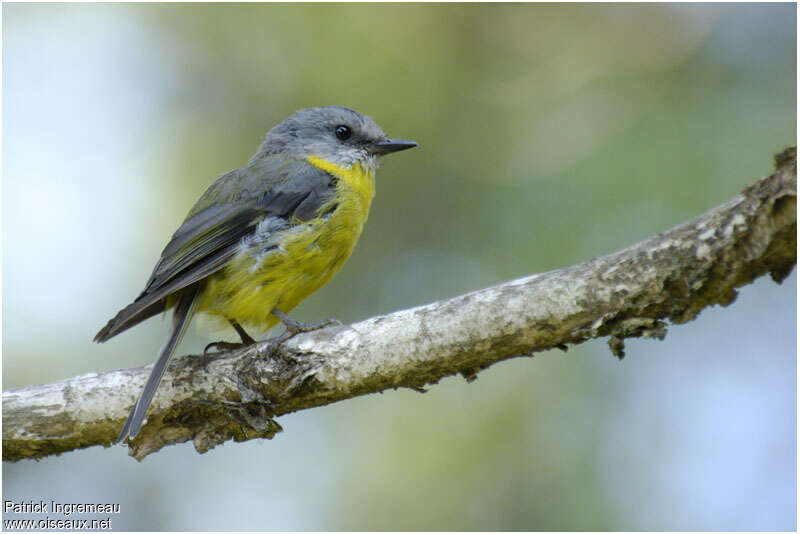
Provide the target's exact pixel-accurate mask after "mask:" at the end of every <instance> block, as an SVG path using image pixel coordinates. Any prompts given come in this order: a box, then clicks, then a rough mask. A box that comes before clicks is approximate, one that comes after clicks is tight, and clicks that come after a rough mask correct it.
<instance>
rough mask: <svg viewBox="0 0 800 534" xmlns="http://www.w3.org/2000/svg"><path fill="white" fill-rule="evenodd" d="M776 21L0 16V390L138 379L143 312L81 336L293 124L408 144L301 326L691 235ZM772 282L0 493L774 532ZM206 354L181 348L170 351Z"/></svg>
mask: <svg viewBox="0 0 800 534" xmlns="http://www.w3.org/2000/svg"><path fill="white" fill-rule="evenodd" d="M795 20H796V7H795V5H793V4H758V5H747V4H735V5H731V4H713V5H689V4H681V5H658V4H647V5H632V4H625V5H604V4H591V5H582V4H568V5H559V4H532V5H526V4H514V5H501V4H493V5H481V4H469V5H459V4H383V5H373V4H353V5H343V4H307V5H301V4H295V5H283V4H224V5H222V4H203V5H199V4H174V5H159V4H148V5H136V4H130V5H125V4H114V5H108V4H106V5H103V4H94V5H91V4H75V5H50V4H36V5H33V4H4V5H3V101H4V102H3V103H4V105H3V134H4V135H3V184H2V186H3V198H2V208H3V215H2V217H3V218H2V223H3V234H2V238H3V260H2V261H3V264H2V266H3V311H4V312H5V313H3V321H2V326H3V387H4V388H15V387H19V386H23V385H30V384H38V383H42V382H47V381H52V380H58V379H63V378H67V377H71V376H74V375H77V374H80V373H87V372H93V371H103V370H109V369H115V368H125V367H133V366H139V365H145V364H149V363H151V362H152V361H153V359H154V357H155V354H156V351H157V349H158V347H159V346H160V344H161V341H162V338H163V336H164V335H165V334H166V331H167V323H166V322H165V321H163V320H158V319H154V320H151V321H149V322H147V323H145V324H143V325H141V326H139V327H137V328H136V329H134V330H132V331H130V332H128V333H125V334H124V335H121V336H120V337H118V338H116V339H114V340H112V341H111V342H109V343H107V344H105V345H95V344H92V343H91V339H92V337H93V335H94V334H95V332H96V331H97V330H98V329H99V328H100V327H101V326H102V325H103V324H104V323H105V321H106V320H107V319H108V318H109V317H110V316H111V315H113V314H114V313H116V312H117V310H118V309H119V308H120V307H122V306H123V305H125V304H127V303H128V302H129V300H130V299H132V298H133V297H135V296H136V295H137V294H138V292H139V291H140V290H141V288H142V286H143V284H144V282H145V280H146V279H147V277H148V275H149V273H150V270H151V268H152V266H153V264H154V262H155V261H156V259H157V258H158V256H159V254H160V251H161V249H162V247H163V246H164V244H165V243H166V241H167V240H168V238H169V236H170V235H171V234H172V232H173V231H174V230H175V228H177V226H178V224H179V223H180V222H181V220H182V219H183V217H184V215H185V213H186V212H187V210H188V209H189V208H190V207H191V205H192V204H193V203H194V202H195V200H196V199H197V197H198V196H199V195H200V194H201V193H202V191H203V190H204V189H205V188H206V187H207V186H208V185H209V184H210V183H211V182H212V181H213V180H214V179H215V178H216V177H217V176H218V175H219V174H221V173H223V172H226V171H228V170H230V169H233V168H235V167H238V166H239V165H241V164H243V163H244V162H245V161H246V160H247V159H248V158H249V157H250V156H251V155H252V153H253V152H254V151H255V149H256V147H257V146H258V144H259V142H260V140H261V138H262V136H263V134H264V132H266V130H267V129H269V128H270V127H271V126H273V125H274V124H276V123H277V122H279V121H281V120H282V119H283V118H285V117H286V116H287V115H289V114H290V113H292V112H293V111H294V110H296V109H298V108H302V107H309V106H314V105H322V104H340V105H346V106H350V107H352V108H354V109H357V110H359V111H362V112H364V113H366V114H368V115H371V116H372V117H373V118H374V119H375V120H376V121H377V122H378V124H380V125H381V126H382V127H383V129H384V130H386V132H388V133H389V134H390V135H392V136H396V137H400V138H407V139H415V140H417V141H419V142H420V144H421V148H420V149H417V150H414V151H410V152H405V153H403V154H400V155H397V156H394V157H392V158H387V160H386V161H385V163H384V166H383V168H382V169H381V170H380V172H379V174H378V184H377V189H378V191H377V196H376V199H375V202H374V204H373V207H372V214H371V216H370V220H369V222H368V224H367V226H366V229H365V232H364V235H363V237H362V238H361V241H360V243H359V245H358V247H357V248H356V251H355V253H354V255H353V257H352V258H351V259H350V261H349V262H348V264H347V265H346V266H345V268H344V269H343V271H342V273H341V274H340V275H339V276H338V277H337V278H336V279H335V280H334V281H333V282H332V283H330V284H329V285H328V286H326V287H325V288H323V289H322V290H321V291H319V292H318V293H317V294H316V295H314V296H313V297H311V298H309V299H308V300H307V301H306V302H305V303H303V304H302V305H301V306H300V307H299V308H298V309H297V311H296V313H295V314H294V316H295V317H296V318H298V319H301V320H309V321H313V320H319V319H323V318H326V317H329V316H335V317H338V318H339V319H342V320H343V321H355V320H358V319H363V318H366V317H369V316H372V315H376V314H380V313H388V312H391V311H394V310H397V309H401V308H405V307H408V306H412V305H417V304H422V303H426V302H430V301H433V300H437V299H440V298H444V297H449V296H454V295H457V294H460V293H462V292H466V291H468V290H473V289H477V288H481V287H485V286H488V285H493V284H496V283H499V282H502V281H505V280H508V279H511V278H514V277H519V276H523V275H527V274H531V273H535V272H541V271H546V270H550V269H556V268H559V267H564V266H567V265H570V264H573V263H576V262H581V261H585V260H588V259H591V258H593V257H595V256H597V255H602V254H606V253H610V252H613V251H615V250H617V249H619V248H622V247H625V246H627V245H629V244H631V243H633V242H636V241H638V240H640V239H643V238H645V237H648V236H650V235H652V234H654V233H657V232H660V231H663V230H665V229H667V228H669V227H671V226H673V225H675V224H678V223H681V222H683V221H684V220H686V219H689V218H691V217H694V216H696V215H698V214H700V213H701V212H703V211H705V210H707V209H710V208H712V207H714V206H715V205H717V204H719V203H721V202H723V201H725V200H727V199H729V198H731V197H732V196H734V195H735V194H736V193H737V192H738V191H740V190H741V189H742V188H743V187H744V186H745V185H747V184H748V183H750V182H751V181H753V180H754V179H755V178H757V177H760V176H763V175H766V174H768V173H769V171H770V169H771V166H772V155H773V154H774V153H776V152H778V151H780V150H781V149H783V148H784V147H786V146H788V145H790V144H793V143H795V142H796V141H795V132H796V127H797V119H796V96H795V95H796V59H797V58H796V52H795V51H796V48H795V43H796V23H795ZM796 286H797V279H796V275H795V274H793V275H792V276H791V277H790V278H789V279H788V280H787V281H786V282H784V284H783V285H782V286H777V285H775V284H773V283H772V282H770V281H768V280H760V281H759V282H757V283H756V284H754V285H751V286H748V287H745V288H743V289H742V291H741V295H740V297H739V300H738V301H737V302H736V303H734V304H733V305H732V306H730V307H729V308H726V309H721V308H714V309H711V310H707V311H705V312H703V313H702V315H701V316H700V317H699V318H698V320H697V321H694V322H692V323H690V324H686V325H681V326H676V327H674V328H672V329H671V330H670V332H669V334H668V335H667V338H666V340H665V341H663V342H657V341H633V342H629V343H628V350H627V353H628V356H627V358H626V359H625V360H623V361H622V362H619V361H616V360H615V359H614V358H613V357H612V356H611V355H610V353H609V351H608V349H607V348H606V346H605V343H604V342H603V341H595V342H592V343H587V344H585V345H583V346H580V347H578V348H575V349H572V350H570V351H569V352H568V353H567V354H563V353H560V352H556V353H544V354H540V355H537V356H536V358H534V359H532V360H530V359H519V360H512V361H508V362H504V363H502V364H499V365H497V366H495V367H493V368H491V369H489V370H488V371H486V372H484V373H481V375H480V377H479V379H478V380H477V381H476V382H475V383H473V384H469V385H468V384H466V383H465V382H464V381H463V380H462V379H460V378H449V379H447V380H444V381H443V382H442V383H441V384H440V385H438V386H435V387H433V388H432V389H431V391H430V392H429V393H428V394H427V395H419V394H417V393H414V392H410V391H396V392H395V391H392V392H387V393H385V394H383V395H373V396H369V397H363V398H360V399H355V400H350V401H346V402H342V403H339V404H336V405H332V406H329V407H325V408H320V409H315V410H310V411H306V412H301V413H297V414H293V415H290V416H286V417H282V418H280V423H281V424H282V425H283V426H284V428H285V432H284V433H283V434H281V435H279V436H278V437H277V438H276V439H274V440H272V441H264V442H248V443H244V444H231V443H228V444H226V445H224V446H222V447H219V448H217V449H215V450H214V451H212V452H210V453H208V454H206V455H203V456H200V455H198V454H196V453H195V452H194V450H193V448H192V447H191V445H188V444H186V445H183V446H176V447H169V448H167V449H165V450H162V451H161V452H159V453H157V454H155V455H152V456H150V457H148V458H147V459H146V460H145V461H144V462H142V463H137V462H135V461H134V460H132V459H130V458H128V457H127V456H126V450H125V449H124V448H122V447H114V448H111V449H102V448H93V449H89V450H84V451H79V452H73V453H69V454H65V455H63V456H61V457H58V458H48V459H45V460H43V461H40V462H32V461H26V462H21V463H17V464H4V465H3V498H4V499H14V500H22V499H34V500H37V501H38V500H39V499H44V500H49V499H55V500H60V501H64V502H115V503H120V504H121V507H122V513H121V514H120V516H116V517H114V518H113V526H114V527H115V528H119V529H128V530H196V529H199V530H231V529H233V530H274V529H280V530H295V529H309V530H326V529H352V530H406V529H425V530H441V529H445V530H479V529H481V530H482V529H491V530H542V529H544V530H575V529H579V530H586V529H588V530H619V529H621V530H638V529H644V530H683V529H689V530H705V529H715V530H739V529H756V530H793V529H795V528H796V519H795V518H796V465H797V464H796V403H795V402H796V401H795V399H796V363H795V350H796V316H797V313H796ZM207 342H208V339H207V338H206V337H205V336H204V335H203V334H202V332H201V331H195V330H194V329H192V331H191V332H190V335H187V337H186V339H185V341H184V342H183V344H182V345H181V346H180V347H179V349H178V353H179V354H189V353H197V352H198V351H200V350H202V347H203V346H204V344H205V343H207ZM50 516H51V517H58V516H57V515H55V514H50ZM4 517H5V518H14V516H11V515H6V516H4Z"/></svg>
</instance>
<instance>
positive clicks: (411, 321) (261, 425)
mask: <svg viewBox="0 0 800 534" xmlns="http://www.w3.org/2000/svg"><path fill="white" fill-rule="evenodd" d="M776 167H777V170H776V172H775V173H774V174H772V175H771V176H769V177H767V178H764V179H762V180H759V181H757V182H755V183H754V184H753V185H751V186H750V187H748V188H747V189H745V190H744V191H743V192H742V193H741V194H740V195H739V196H737V197H736V198H734V199H732V200H731V201H729V202H727V203H725V204H723V205H721V206H719V207H717V208H715V209H713V210H711V211H709V212H707V213H705V214H703V215H701V216H700V217H698V218H696V219H694V220H692V221H689V222H687V223H685V224H682V225H680V226H678V227H676V228H673V229H671V230H669V231H666V232H663V233H661V234H659V235H657V236H654V237H651V238H650V239H647V240H645V241H642V242H640V243H637V244H635V245H633V246H630V247H628V248H626V249H624V250H621V251H619V252H616V253H614V254H611V255H608V256H604V257H602V258H596V259H594V260H591V261H588V262H585V263H582V264H580V265H575V266H572V267H567V268H565V269H559V270H556V271H551V272H548V273H544V274H537V275H532V276H528V277H526V278H521V279H519V280H513V281H510V282H507V283H504V284H501V285H498V286H495V287H490V288H487V289H482V290H480V291H475V292H472V293H468V294H466V295H462V296H459V297H455V298H452V299H449V300H445V301H441V302H435V303H432V304H428V305H425V306H420V307H417V308H412V309H409V310H403V311H399V312H395V313H392V314H389V315H383V316H379V317H373V318H371V319H367V320H365V321H361V322H359V323H354V324H352V325H349V326H337V327H329V328H325V329H324V330H319V331H316V332H311V333H307V334H301V335H298V336H296V337H295V338H293V339H291V340H290V341H288V342H287V343H285V344H284V345H282V346H281V347H279V348H278V350H277V352H276V353H274V354H271V355H265V354H263V352H264V351H265V350H266V349H265V347H266V345H265V344H263V343H262V344H259V345H255V346H253V347H250V348H248V349H245V350H242V351H238V352H230V353H225V354H216V355H209V356H192V357H186V358H181V359H179V360H177V361H175V362H173V364H172V366H171V367H170V370H169V372H168V374H167V376H166V377H165V379H164V381H163V383H162V385H161V389H160V390H159V393H158V394H157V395H156V399H155V402H154V403H153V406H152V409H151V412H150V416H149V418H148V421H147V424H146V425H145V426H144V428H143V429H142V431H141V433H140V435H139V436H138V437H137V438H136V439H135V440H134V441H133V442H132V443H131V445H130V447H131V451H130V452H131V455H132V456H134V457H136V458H137V459H141V458H143V457H145V456H146V455H148V454H150V453H152V452H155V451H157V450H159V449H160V448H161V447H163V446H165V445H170V444H173V443H180V442H184V441H187V440H193V441H194V445H195V447H196V448H197V450H198V451H200V452H204V451H207V450H209V449H211V448H212V447H214V446H215V445H217V444H219V443H222V442H224V441H226V440H228V439H233V440H235V441H244V440H248V439H253V438H260V437H266V438H271V437H272V436H274V435H275V434H276V433H277V432H279V431H280V430H281V427H280V426H279V425H278V423H277V422H275V420H274V419H273V418H274V417H275V416H279V415H282V414H286V413H290V412H294V411H297V410H303V409H306V408H312V407H315V406H321V405H324V404H328V403H331V402H336V401H339V400H343V399H348V398H352V397H356V396H358V395H364V394H367V393H374V392H378V391H383V390H385V389H389V388H398V387H408V388H412V389H414V390H418V391H424V386H426V385H428V384H434V383H436V382H438V381H439V380H440V379H441V378H443V377H445V376H448V375H453V374H456V373H460V374H461V375H462V376H464V377H465V378H466V379H467V380H472V379H474V378H475V377H476V375H477V373H478V372H480V371H481V370H482V369H485V368H487V367H489V366H490V365H492V364H494V363H496V362H498V361H501V360H504V359H507V358H512V357H515V356H525V355H530V354H532V353H533V352H536V351H543V350H548V349H552V348H560V349H562V350H565V349H566V347H567V345H570V344H577V343H581V342H583V341H586V340H587V339H592V338H597V337H605V336H608V337H609V346H610V348H611V350H612V352H613V353H614V354H616V355H617V356H619V357H622V356H623V354H624V352H623V350H624V344H623V340H624V339H625V338H629V337H655V338H658V339H662V338H663V337H664V335H665V334H666V329H667V323H666V321H671V322H672V323H684V322H687V321H690V320H692V319H693V318H694V317H696V316H697V314H698V313H699V312H700V310H702V309H703V308H705V307H707V306H711V305H714V304H720V305H723V306H726V305H728V304H730V303H731V302H733V301H734V299H735V298H736V290H735V288H737V287H739V286H742V285H744V284H747V283H750V282H752V281H753V280H755V279H756V278H758V277H759V276H761V275H763V274H765V273H770V274H771V275H772V278H773V279H774V280H776V281H778V282H780V281H781V280H783V279H784V278H785V277H786V276H788V274H789V273H790V272H791V270H792V269H793V267H794V265H795V263H796V261H797V252H796V250H797V238H796V228H797V163H796V149H795V148H794V147H793V148H789V149H787V150H786V151H784V152H783V153H781V154H780V155H778V156H777V157H776ZM148 373H149V366H148V367H141V368H138V369H127V370H119V371H111V372H107V373H100V374H96V373H93V374H89V375H83V376H79V377H75V378H72V379H69V380H64V381H61V382H54V383H51V384H45V385H41V386H34V387H27V388H22V389H18V390H14V391H7V392H4V393H3V459H4V460H11V461H16V460H19V459H22V458H41V457H43V456H47V455H50V454H59V453H62V452H65V451H69V450H73V449H77V448H83V447H89V446H92V445H106V446H107V445H109V444H110V443H111V441H112V440H113V439H114V438H115V437H116V434H117V432H118V431H119V427H120V425H121V424H122V422H123V421H124V419H125V417H126V416H127V414H128V409H129V408H130V406H131V404H132V403H133V402H134V400H135V397H136V395H138V393H139V391H140V390H141V388H142V385H143V383H144V381H145V378H146V377H147V375H148Z"/></svg>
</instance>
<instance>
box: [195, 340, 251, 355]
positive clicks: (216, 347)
mask: <svg viewBox="0 0 800 534" xmlns="http://www.w3.org/2000/svg"><path fill="white" fill-rule="evenodd" d="M250 345H252V343H229V342H227V341H215V342H213V343H209V344H208V345H206V348H205V349H203V354H208V352H209V351H211V350H213V351H214V352H227V351H229V350H236V349H243V348H244V347H249V346H250Z"/></svg>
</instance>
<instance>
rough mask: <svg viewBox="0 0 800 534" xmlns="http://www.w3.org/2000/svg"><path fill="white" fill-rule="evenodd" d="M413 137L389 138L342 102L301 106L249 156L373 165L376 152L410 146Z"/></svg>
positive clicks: (385, 152) (376, 158) (382, 152)
mask: <svg viewBox="0 0 800 534" xmlns="http://www.w3.org/2000/svg"><path fill="white" fill-rule="evenodd" d="M415 146H417V143H415V142H414V141H404V140H400V139H389V137H388V136H387V135H386V134H385V133H384V132H383V130H381V128H380V127H379V126H378V125H377V124H375V121H373V120H372V119H371V118H370V117H367V116H365V115H362V114H361V113H359V112H357V111H354V110H352V109H350V108H346V107H343V106H320V107H315V108H308V109H301V110H300V111H298V112H296V113H295V114H294V115H291V116H290V117H288V118H287V119H286V120H284V121H283V122H282V123H280V124H279V125H277V126H275V127H274V128H273V129H271V130H270V131H269V132H267V136H266V138H265V139H264V142H263V143H262V144H261V147H259V149H258V152H256V155H255V156H253V160H257V159H259V158H261V157H264V156H267V155H270V154H277V153H287V154H291V155H293V156H296V157H300V158H305V157H308V156H316V157H318V158H322V159H324V160H326V161H329V162H331V163H335V164H336V165H339V166H340V167H350V166H352V165H353V164H355V163H361V164H362V165H365V166H368V167H370V168H372V169H374V168H375V167H376V166H377V160H378V157H379V156H383V155H385V154H389V153H392V152H397V151H400V150H405V149H408V148H413V147H415Z"/></svg>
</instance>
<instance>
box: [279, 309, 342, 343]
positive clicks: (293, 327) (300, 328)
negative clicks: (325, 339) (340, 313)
mask: <svg viewBox="0 0 800 534" xmlns="http://www.w3.org/2000/svg"><path fill="white" fill-rule="evenodd" d="M272 314H273V315H274V316H275V317H277V318H278V319H280V320H281V322H282V323H283V326H285V327H286V332H284V333H283V334H282V335H281V336H279V338H282V337H283V336H284V335H286V334H287V333H290V334H291V335H290V336H288V337H286V338H285V339H282V340H281V341H286V340H287V339H289V338H290V337H292V336H294V335H296V334H300V333H301V332H313V331H314V330H320V329H322V328H325V327H326V326H334V325H335V326H342V322H341V321H340V320H339V319H327V320H325V321H322V322H321V323H314V324H310V323H301V322H300V321H295V320H294V319H292V318H291V317H289V316H288V315H286V314H285V313H283V312H282V311H280V310H273V311H272Z"/></svg>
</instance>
